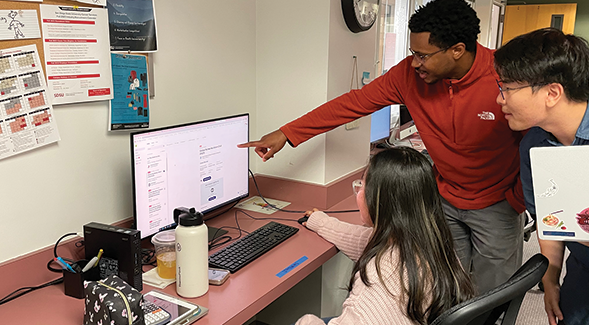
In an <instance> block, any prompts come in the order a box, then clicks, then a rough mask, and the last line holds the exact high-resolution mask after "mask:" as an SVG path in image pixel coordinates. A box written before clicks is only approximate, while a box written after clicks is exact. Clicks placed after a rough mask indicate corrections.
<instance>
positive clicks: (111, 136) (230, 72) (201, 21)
mask: <svg viewBox="0 0 589 325" xmlns="http://www.w3.org/2000/svg"><path fill="white" fill-rule="evenodd" d="M155 6H156V18H157V24H158V26H157V27H158V36H159V39H158V42H159V44H158V45H159V46H158V47H159V51H158V52H157V53H156V54H155V55H154V63H155V73H154V76H155V87H156V98H155V99H154V100H152V101H151V105H152V106H151V107H152V109H151V111H150V112H151V127H159V126H165V125H170V124H178V123H185V122H188V121H196V120H202V119H208V118H213V117H218V116H225V115H233V114H238V113H243V112H250V114H251V118H252V121H254V122H255V121H256V97H255V91H256V90H255V89H256V87H255V83H256V70H255V64H256V62H255V55H256V47H255V42H256V34H255V33H256V29H255V23H256V12H255V8H256V1H255V0H232V1H194V0H174V5H173V6H172V5H171V3H170V1H167V0H156V1H155ZM54 111H55V118H56V121H57V125H58V128H59V132H60V135H61V139H62V140H61V141H59V142H58V143H57V144H53V145H49V146H46V147H43V148H40V149H37V150H33V151H31V152H28V153H25V154H20V155H17V156H13V157H11V158H9V159H4V160H0V179H1V185H0V248H1V249H0V262H2V261H5V260H8V259H11V258H13V257H16V256H19V255H22V254H25V253H28V252H30V251H33V250H36V249H39V248H41V247H45V246H48V245H52V244H53V243H55V241H56V240H57V239H58V238H59V237H60V236H61V235H63V234H65V233H67V232H81V231H82V226H83V225H84V224H86V223H88V222H90V221H97V222H102V223H113V222H116V221H118V220H122V219H125V218H128V217H130V216H131V215H132V213H133V205H132V191H131V165H130V144H129V135H128V134H129V132H120V133H112V132H108V131H106V130H107V122H108V115H107V113H108V105H107V103H106V102H94V103H89V104H74V105H67V106H56V107H55V108H54ZM255 136H256V134H255V130H254V133H253V134H252V135H251V137H255Z"/></svg>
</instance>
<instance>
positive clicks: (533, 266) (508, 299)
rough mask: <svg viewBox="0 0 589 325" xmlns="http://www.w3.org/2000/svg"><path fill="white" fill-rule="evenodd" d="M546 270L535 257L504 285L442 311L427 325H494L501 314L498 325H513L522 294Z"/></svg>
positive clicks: (544, 260)
mask: <svg viewBox="0 0 589 325" xmlns="http://www.w3.org/2000/svg"><path fill="white" fill-rule="evenodd" d="M547 268H548V259H547V258H546V257H544V255H542V254H536V255H534V256H532V257H531V258H530V259H529V260H528V261H527V262H526V263H525V264H524V265H522V266H521V267H520V268H519V270H517V272H515V274H514V275H513V276H511V278H510V279H509V280H507V282H505V283H504V284H502V285H500V286H498V287H497V288H495V289H492V290H490V291H487V292H485V293H484V294H482V295H480V296H477V297H474V298H472V299H470V300H468V301H465V302H463V303H461V304H458V305H456V306H454V307H452V308H450V309H448V310H446V311H445V312H444V313H442V314H441V315H440V316H438V317H437V318H436V319H435V320H434V321H433V322H432V323H431V325H488V324H495V322H496V321H497V319H498V318H499V316H501V314H503V312H505V315H504V316H503V321H502V323H501V324H502V325H513V324H515V320H516V318H517V313H518V312H519V308H520V306H521V303H522V300H523V299H524V296H525V295H526V292H527V291H528V290H530V289H531V288H532V287H534V286H535V285H536V284H537V283H538V282H539V281H540V280H541V279H542V276H544V273H545V272H546V269H547Z"/></svg>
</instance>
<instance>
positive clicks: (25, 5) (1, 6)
mask: <svg viewBox="0 0 589 325" xmlns="http://www.w3.org/2000/svg"><path fill="white" fill-rule="evenodd" d="M41 4H46V5H64V6H70V7H72V6H79V7H95V8H102V6H96V5H91V4H86V3H82V2H78V1H71V0H44V1H43V2H42V3H40V2H23V1H4V0H2V1H0V10H15V9H16V10H36V11H37V18H38V20H39V28H40V29H41V28H42V24H41V13H40V11H39V5H41ZM41 34H42V33H41ZM31 44H35V45H36V46H37V51H38V52H39V59H40V60H41V62H45V52H44V50H43V38H42V37H41V38H30V39H20V40H5V41H0V49H7V48H12V47H19V46H25V45H31ZM43 72H44V73H45V75H47V71H45V65H43Z"/></svg>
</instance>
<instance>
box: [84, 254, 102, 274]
mask: <svg viewBox="0 0 589 325" xmlns="http://www.w3.org/2000/svg"><path fill="white" fill-rule="evenodd" d="M96 262H98V256H94V257H93V258H92V259H91V260H90V262H88V263H86V266H84V268H83V269H82V273H83V272H86V271H88V270H90V269H91V268H93V267H94V263H96Z"/></svg>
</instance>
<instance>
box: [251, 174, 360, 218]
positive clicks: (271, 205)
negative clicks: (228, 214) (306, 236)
mask: <svg viewBox="0 0 589 325" xmlns="http://www.w3.org/2000/svg"><path fill="white" fill-rule="evenodd" d="M248 171H249V173H250V175H252V180H253V181H254V186H255V187H256V191H257V192H258V195H259V196H260V197H261V198H262V200H263V201H264V202H266V204H268V206H269V207H271V208H273V209H276V210H278V211H282V212H287V213H307V211H297V210H286V209H281V208H279V207H277V206H275V205H273V204H272V203H270V202H268V201H266V198H265V197H264V196H263V195H262V193H260V188H259V187H258V182H256V177H255V176H254V173H252V170H251V169H248ZM359 211H360V210H358V209H355V210H326V211H323V212H325V213H350V212H359ZM246 214H247V213H246ZM250 217H251V216H250ZM252 218H253V217H252ZM254 219H255V218H254ZM270 219H271V218H270ZM260 220H265V219H260ZM281 220H284V219H281ZM295 221H296V220H295Z"/></svg>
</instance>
